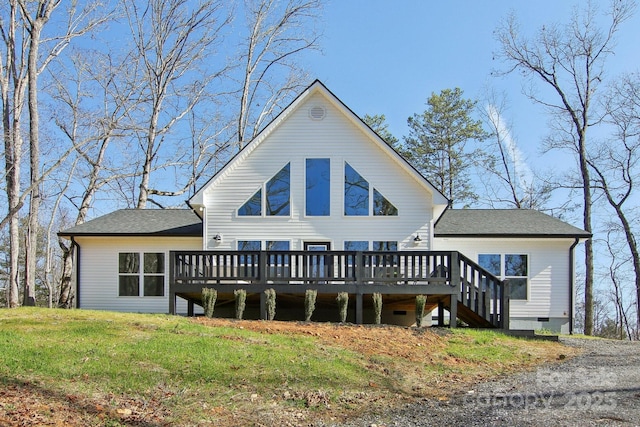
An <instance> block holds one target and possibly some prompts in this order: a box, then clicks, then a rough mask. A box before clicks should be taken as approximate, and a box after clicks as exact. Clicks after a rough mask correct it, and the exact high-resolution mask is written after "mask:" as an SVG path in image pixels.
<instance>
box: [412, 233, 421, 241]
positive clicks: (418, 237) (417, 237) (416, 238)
mask: <svg viewBox="0 0 640 427" xmlns="http://www.w3.org/2000/svg"><path fill="white" fill-rule="evenodd" d="M413 241H414V242H415V243H420V242H422V239H421V238H420V235H419V234H416V237H414V238H413Z"/></svg>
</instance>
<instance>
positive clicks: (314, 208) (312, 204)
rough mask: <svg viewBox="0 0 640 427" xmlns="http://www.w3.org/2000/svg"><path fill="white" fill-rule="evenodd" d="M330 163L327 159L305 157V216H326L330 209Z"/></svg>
mask: <svg viewBox="0 0 640 427" xmlns="http://www.w3.org/2000/svg"><path fill="white" fill-rule="evenodd" d="M330 173H331V163H330V160H329V159H307V160H306V168H305V188H306V200H305V203H306V206H305V214H306V215H307V216H328V215H329V213H330V209H331V202H330V194H331V191H330V189H331V179H330Z"/></svg>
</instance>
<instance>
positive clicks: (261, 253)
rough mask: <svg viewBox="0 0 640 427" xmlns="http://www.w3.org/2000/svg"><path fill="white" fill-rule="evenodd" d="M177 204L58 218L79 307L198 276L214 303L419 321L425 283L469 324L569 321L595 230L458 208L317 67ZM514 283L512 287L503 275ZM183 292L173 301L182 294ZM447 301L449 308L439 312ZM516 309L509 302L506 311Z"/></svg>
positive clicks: (177, 300)
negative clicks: (312, 299)
mask: <svg viewBox="0 0 640 427" xmlns="http://www.w3.org/2000/svg"><path fill="white" fill-rule="evenodd" d="M188 204H189V209H183V210H120V211H116V212H113V213H111V214H108V215H105V216H103V217H100V218H96V219H94V220H91V221H88V222H86V223H85V224H82V225H79V226H76V227H73V228H71V229H69V230H65V231H62V232H60V235H61V236H65V237H68V238H70V239H72V241H73V242H74V244H75V245H76V248H77V260H76V267H77V271H76V282H77V283H76V285H77V303H78V306H79V307H81V308H92V309H105V310H120V311H136V312H179V311H184V310H187V311H188V312H189V313H192V312H193V306H194V304H200V297H201V290H202V288H203V287H212V288H216V289H217V290H218V295H219V296H218V304H217V305H216V314H219V315H232V314H231V313H232V308H233V291H234V290H235V289H240V288H243V289H245V290H247V293H248V295H249V296H248V299H247V302H248V309H247V312H246V316H245V317H260V316H261V315H262V314H261V313H263V311H264V310H263V309H264V306H263V304H264V296H263V292H262V291H263V290H265V289H267V288H274V289H275V290H276V292H277V295H278V310H277V313H278V314H277V316H276V318H281V319H303V318H304V316H303V313H304V311H303V303H302V301H303V297H304V292H305V291H306V290H307V289H315V290H317V291H318V309H317V314H314V318H315V317H317V318H318V319H320V320H332V319H333V320H336V316H337V309H336V308H335V307H336V303H335V296H336V294H337V292H348V293H349V295H350V296H352V297H353V298H351V305H350V314H349V315H350V319H352V320H355V321H357V322H362V321H365V322H366V321H371V319H372V309H371V298H370V296H371V294H373V293H374V292H377V293H381V294H382V295H383V322H388V323H402V324H407V323H408V324H411V323H412V322H413V321H414V320H415V312H414V308H415V296H416V295H418V294H424V295H428V299H427V301H428V303H427V305H428V309H433V308H435V307H436V306H440V308H441V309H442V308H444V309H447V310H449V311H450V312H451V315H452V316H453V317H458V318H459V319H461V320H463V321H465V322H467V323H469V324H472V325H475V326H495V327H509V328H511V329H539V328H547V329H551V330H556V331H563V332H569V331H570V325H571V323H572V322H571V320H572V317H573V292H574V283H573V281H574V269H573V264H574V263H573V251H574V248H575V247H576V245H577V244H578V243H579V242H580V241H582V240H584V239H587V238H590V234H589V233H587V232H585V231H583V230H580V229H578V228H576V227H573V226H571V225H569V224H566V223H564V222H562V221H560V220H557V219H555V218H552V217H550V216H548V215H545V214H543V213H541V212H537V211H531V210H454V209H450V208H449V201H448V200H447V199H446V198H445V197H444V196H443V195H442V194H441V193H440V192H438V191H437V190H436V189H435V188H434V187H433V186H432V185H431V184H430V183H429V182H428V181H427V180H426V179H425V178H424V177H423V176H421V174H420V173H418V172H417V171H416V170H415V169H414V168H413V167H412V166H411V165H409V164H408V163H407V162H406V161H405V160H404V159H403V158H402V157H401V156H400V155H399V154H398V153H397V152H395V151H394V150H393V149H392V148H390V147H389V146H388V145H387V144H386V143H385V142H384V141H383V140H382V139H381V138H380V137H379V136H378V135H377V134H376V133H375V132H373V131H372V130H371V129H370V128H369V127H368V126H367V125H366V124H365V123H363V122H362V120H361V119H360V118H359V117H358V116H357V115H355V114H354V113H353V112H352V111H351V110H350V109H349V108H348V107H347V106H345V105H344V104H343V103H342V102H341V101H340V100H339V99H338V98H337V97H336V96H335V95H334V94H333V93H331V92H330V91H329V90H328V89H327V88H326V87H325V86H324V85H323V84H322V83H321V82H319V81H315V82H314V83H313V84H311V86H309V87H308V88H307V89H306V90H305V91H304V92H303V93H301V94H300V95H299V96H298V98H296V99H295V100H294V101H293V102H292V103H291V104H290V105H289V106H288V107H287V108H286V109H285V110H284V111H282V113H281V114H280V115H279V116H278V117H277V118H276V119H275V120H274V121H273V122H271V123H270V124H269V125H268V126H267V127H265V128H264V129H263V130H262V131H261V132H260V134H259V135H258V136H257V137H256V138H255V139H254V140H252V141H251V142H250V143H249V144H247V145H246V146H245V147H244V148H243V149H242V150H241V151H240V152H239V153H238V154H237V155H236V156H235V157H234V158H232V159H231V160H230V161H229V162H228V163H227V164H226V165H225V166H224V167H223V168H222V169H221V170H219V171H218V172H217V173H216V174H215V175H214V176H213V177H212V178H211V180H210V181H209V182H207V183H206V184H205V185H204V186H202V188H201V189H200V190H199V191H198V192H197V193H196V194H195V195H194V196H193V197H192V198H191V199H190V200H189V203H188ZM505 279H508V281H507V283H508V289H509V290H510V297H509V298H505V288H504V283H505V282H503V280H505ZM176 304H177V305H176ZM442 311H443V310H440V312H441V313H442ZM503 313H505V314H506V313H508V316H505V315H503Z"/></svg>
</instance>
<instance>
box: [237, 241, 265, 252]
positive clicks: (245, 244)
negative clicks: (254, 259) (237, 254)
mask: <svg viewBox="0 0 640 427" xmlns="http://www.w3.org/2000/svg"><path fill="white" fill-rule="evenodd" d="M238 250H239V251H259V250H260V240H238Z"/></svg>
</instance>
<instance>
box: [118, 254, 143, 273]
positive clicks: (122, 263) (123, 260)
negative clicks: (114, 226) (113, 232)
mask: <svg viewBox="0 0 640 427" xmlns="http://www.w3.org/2000/svg"><path fill="white" fill-rule="evenodd" d="M118 271H119V272H120V273H139V272H140V254H138V253H137V252H124V253H120V254H118Z"/></svg>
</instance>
